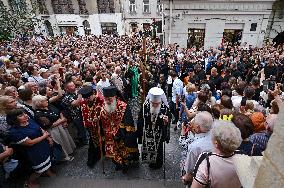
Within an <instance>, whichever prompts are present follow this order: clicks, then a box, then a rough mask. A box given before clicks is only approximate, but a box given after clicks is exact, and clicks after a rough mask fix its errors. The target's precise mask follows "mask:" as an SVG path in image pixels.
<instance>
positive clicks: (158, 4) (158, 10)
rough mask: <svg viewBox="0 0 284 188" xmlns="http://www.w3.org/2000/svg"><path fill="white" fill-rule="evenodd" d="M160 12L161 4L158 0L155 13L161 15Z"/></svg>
mask: <svg viewBox="0 0 284 188" xmlns="http://www.w3.org/2000/svg"><path fill="white" fill-rule="evenodd" d="M161 12H162V3H161V1H160V0H158V1H157V13H159V14H160V13H161Z"/></svg>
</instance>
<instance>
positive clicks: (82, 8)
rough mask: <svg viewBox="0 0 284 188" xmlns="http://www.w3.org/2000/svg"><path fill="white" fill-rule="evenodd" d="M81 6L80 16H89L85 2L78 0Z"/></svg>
mask: <svg viewBox="0 0 284 188" xmlns="http://www.w3.org/2000/svg"><path fill="white" fill-rule="evenodd" d="M78 5H79V14H89V11H88V10H87V9H86V2H85V0H78Z"/></svg>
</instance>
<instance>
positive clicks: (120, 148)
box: [100, 86, 139, 173]
mask: <svg viewBox="0 0 284 188" xmlns="http://www.w3.org/2000/svg"><path fill="white" fill-rule="evenodd" d="M117 92H118V90H117V89H116V87H115V86H109V87H106V88H103V96H104V105H103V109H102V112H101V113H100V122H101V124H102V127H103V130H104V135H105V153H106V157H108V158H111V159H112V160H113V162H114V164H115V167H116V170H122V171H123V173H125V172H126V171H127V168H128V164H129V163H130V162H134V161H138V160H139V150H138V144H137V136H136V129H135V126H134V121H133V118H132V114H131V110H130V108H129V106H128V105H127V104H126V103H125V102H123V101H122V100H120V98H118V97H117Z"/></svg>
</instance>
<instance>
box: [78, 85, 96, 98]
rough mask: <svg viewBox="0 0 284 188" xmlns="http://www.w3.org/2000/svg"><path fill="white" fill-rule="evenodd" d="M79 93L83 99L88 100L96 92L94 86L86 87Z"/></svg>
mask: <svg viewBox="0 0 284 188" xmlns="http://www.w3.org/2000/svg"><path fill="white" fill-rule="evenodd" d="M78 93H79V94H81V95H82V97H83V98H88V97H90V96H91V95H93V93H94V90H93V87H92V86H84V87H82V88H81V89H80V90H79V91H78Z"/></svg>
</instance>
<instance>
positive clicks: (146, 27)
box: [143, 23, 151, 31]
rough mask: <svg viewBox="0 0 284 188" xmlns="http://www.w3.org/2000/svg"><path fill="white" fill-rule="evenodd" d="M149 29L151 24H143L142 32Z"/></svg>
mask: <svg viewBox="0 0 284 188" xmlns="http://www.w3.org/2000/svg"><path fill="white" fill-rule="evenodd" d="M150 29H151V24H149V23H143V30H144V31H145V30H150Z"/></svg>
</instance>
